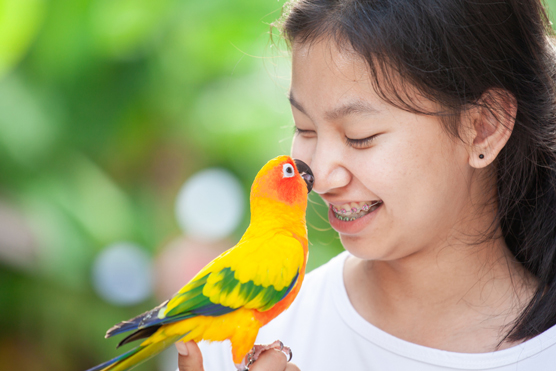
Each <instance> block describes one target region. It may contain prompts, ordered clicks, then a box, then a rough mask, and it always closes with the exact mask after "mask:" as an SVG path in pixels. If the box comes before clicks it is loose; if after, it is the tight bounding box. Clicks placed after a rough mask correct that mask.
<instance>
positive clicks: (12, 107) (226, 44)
mask: <svg viewBox="0 0 556 371" xmlns="http://www.w3.org/2000/svg"><path fill="white" fill-rule="evenodd" d="M282 5H283V1H282V0H281V1H275V0H268V1H264V0H233V1H230V0H210V1H191V0H118V1H115V0H50V1H45V0H0V159H1V160H0V312H1V313H2V316H1V318H0V329H2V330H1V331H0V368H2V369H4V368H6V369H12V370H31V369H32V370H39V371H40V370H54V369H55V370H61V371H64V370H80V369H86V368H88V367H91V366H93V365H94V364H96V363H100V362H102V361H105V360H107V359H109V358H111V357H114V356H116V355H117V354H120V353H121V352H122V351H121V350H116V349H115V348H114V346H115V344H116V343H117V342H118V339H109V340H105V339H104V338H103V334H104V332H105V331H106V330H107V329H108V328H109V327H111V326H112V325H113V324H115V323H117V322H119V321H121V320H124V319H128V318H131V317H133V316H135V315H137V314H138V313H140V312H143V311H145V310H147V309H150V308H151V307H152V306H154V305H156V304H158V303H157V300H155V299H152V300H150V301H149V302H146V303H142V304H140V305H136V306H133V307H125V308H122V307H115V306H112V305H110V304H107V303H105V302H104V301H103V300H102V299H101V298H99V297H98V296H97V294H96V293H95V292H94V291H93V289H92V284H91V266H92V262H93V260H94V259H95V257H96V256H97V254H98V252H99V251H101V250H102V249H103V248H104V247H105V246H107V245H108V244H110V243H112V242H114V241H119V240H128V241H133V242H135V243H137V244H139V245H141V246H143V247H144V248H145V249H146V250H148V252H149V253H150V254H151V255H153V256H157V254H158V253H159V251H160V249H161V246H163V245H164V244H165V243H167V242H168V240H169V239H172V238H175V237H176V236H179V235H180V234H181V233H182V232H181V231H180V230H179V228H178V226H177V223H176V219H175V216H174V208H175V200H176V196H177V192H178V190H179V188H180V187H181V185H182V184H183V183H184V181H185V180H186V179H187V178H188V177H189V176H190V175H192V174H193V173H195V172H196V171H198V170H200V169H203V168H205V167H209V166H220V167H224V168H227V169H229V170H230V171H232V172H233V173H235V174H236V175H237V176H238V177H239V178H240V180H241V182H242V184H243V185H244V187H245V193H246V194H247V193H248V192H249V187H250V185H251V182H252V180H253V178H254V176H255V174H256V172H257V171H258V170H259V168H260V167H261V166H262V165H263V164H264V163H265V162H266V161H267V160H268V159H270V158H272V157H275V156H277V155H279V154H285V153H288V152H289V148H290V143H291V142H290V141H291V137H292V133H293V130H292V128H293V125H292V119H291V114H290V109H289V103H288V101H287V99H286V98H285V93H286V92H287V89H288V84H289V82H288V78H284V76H289V61H288V57H287V53H285V52H284V51H282V52H280V51H278V50H277V49H276V47H275V46H274V45H272V44H271V43H270V41H269V35H268V32H269V23H270V22H272V21H274V20H275V19H277V18H278V17H279V15H280V11H281V7H282ZM314 199H316V198H314ZM247 209H248V208H247ZM315 210H318V212H316V211H315ZM322 218H326V209H325V208H322V207H320V208H319V207H316V206H314V205H310V206H309V225H310V226H315V227H316V228H318V229H322V228H324V229H326V230H325V231H324V232H323V231H318V230H317V229H314V228H313V227H310V239H311V243H312V245H311V246H310V251H311V257H310V262H309V267H310V268H315V267H317V266H318V265H320V264H322V263H323V262H325V261H326V260H328V259H329V258H330V257H331V256H333V255H334V254H336V253H337V252H339V251H340V250H341V247H340V244H339V241H338V239H337V238H336V237H335V236H336V235H335V233H333V231H332V230H331V229H330V227H329V226H327V223H326V222H323V221H322V220H321V219H322ZM247 222H248V215H246V216H245V218H244V221H243V222H242V224H241V226H240V228H238V230H237V231H236V234H235V236H234V238H236V239H237V238H238V237H239V236H240V235H241V233H242V232H243V230H244V228H245V227H246V225H247ZM6 231H9V232H10V233H5V232H6ZM330 241H332V242H330ZM156 368H157V362H156V361H150V362H148V363H146V364H145V365H142V366H140V367H138V370H154V369H156Z"/></svg>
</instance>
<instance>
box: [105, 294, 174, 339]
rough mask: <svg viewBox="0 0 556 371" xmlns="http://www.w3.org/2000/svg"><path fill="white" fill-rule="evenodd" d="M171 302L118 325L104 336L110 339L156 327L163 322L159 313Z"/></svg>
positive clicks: (166, 302)
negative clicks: (129, 332)
mask: <svg viewBox="0 0 556 371" xmlns="http://www.w3.org/2000/svg"><path fill="white" fill-rule="evenodd" d="M168 302H169V300H166V301H165V302H164V303H162V304H160V305H159V306H157V307H156V308H153V309H151V310H148V311H146V312H145V313H142V314H140V315H138V316H137V317H134V318H132V319H130V320H129V321H123V322H120V323H118V324H117V325H115V326H112V327H111V328H110V329H109V330H108V331H107V332H106V335H105V336H104V337H105V338H109V337H111V336H114V335H118V334H121V333H123V332H128V331H132V330H137V329H140V328H145V327H149V326H151V325H155V324H158V323H160V322H161V321H160V320H159V319H158V312H159V311H160V309H162V308H163V307H164V306H165V305H166V304H168Z"/></svg>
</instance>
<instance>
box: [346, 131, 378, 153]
mask: <svg viewBox="0 0 556 371" xmlns="http://www.w3.org/2000/svg"><path fill="white" fill-rule="evenodd" d="M377 135H378V134H375V135H371V136H370V137H367V138H363V139H351V138H348V137H346V144H347V145H348V146H350V147H353V148H359V149H362V148H367V147H368V146H369V145H370V144H371V142H372V141H373V140H374V139H375V138H376V136H377Z"/></svg>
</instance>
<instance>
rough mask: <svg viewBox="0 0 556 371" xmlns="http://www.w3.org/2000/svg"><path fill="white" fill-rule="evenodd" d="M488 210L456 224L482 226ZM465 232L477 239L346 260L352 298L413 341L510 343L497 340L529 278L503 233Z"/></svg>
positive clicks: (520, 304) (483, 346)
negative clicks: (400, 254)
mask: <svg viewBox="0 0 556 371" xmlns="http://www.w3.org/2000/svg"><path fill="white" fill-rule="evenodd" d="M486 214H488V215H485V214H483V216H482V217H480V218H475V219H473V224H474V225H472V226H470V225H466V226H462V225H460V226H458V228H454V230H461V231H470V230H475V231H481V229H479V226H480V225H483V226H484V225H489V221H492V219H491V218H493V217H494V215H493V214H491V213H486ZM475 215H477V214H475ZM498 232H499V231H498ZM497 235H498V236H499V235H500V233H497ZM479 236H481V234H479ZM470 238H472V239H474V240H473V241H474V242H476V240H477V239H478V237H477V236H469V235H467V236H464V234H457V235H453V236H450V237H448V238H446V239H443V240H442V243H438V244H437V245H436V246H428V247H427V248H423V249H420V250H419V252H418V253H415V254H412V255H409V256H406V257H404V258H401V259H396V260H389V261H366V260H360V259H357V258H354V257H353V258H350V259H348V261H347V262H346V267H345V268H346V269H345V270H344V280H345V282H346V288H347V290H348V295H349V298H350V300H351V302H352V304H353V305H354V307H355V309H356V310H357V311H358V312H359V313H360V314H361V315H362V316H363V317H364V318H365V319H367V320H368V321H369V322H371V323H372V324H374V325H375V326H377V327H379V328H381V329H383V330H384V331H386V332H388V333H390V334H392V335H394V336H397V337H399V338H402V339H404V340H407V341H410V342H413V343H416V344H420V345H424V346H429V347H432V348H437V349H443V350H449V351H456V352H465V353H480V352H487V351H494V350H496V349H501V348H504V347H508V346H511V344H502V345H501V346H500V342H501V340H503V338H504V337H505V335H506V333H507V331H509V330H510V328H511V325H512V324H513V322H514V320H515V319H516V318H517V317H518V315H519V314H520V312H521V310H523V308H525V306H526V304H527V303H528V301H529V299H530V298H531V296H532V293H533V291H534V286H535V282H534V279H533V278H532V277H531V275H530V274H528V273H527V272H526V271H525V269H524V268H523V267H522V266H521V264H519V263H518V262H517V261H515V259H514V257H513V256H512V254H511V252H510V251H509V250H508V248H507V247H506V245H505V243H504V239H503V238H501V237H495V238H493V239H489V240H487V241H483V242H482V243H470Z"/></svg>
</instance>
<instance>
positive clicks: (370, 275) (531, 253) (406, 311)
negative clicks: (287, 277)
mask: <svg viewBox="0 0 556 371" xmlns="http://www.w3.org/2000/svg"><path fill="white" fill-rule="evenodd" d="M281 27H282V31H283V35H284V36H285V38H286V40H287V41H288V42H289V45H290V47H291V50H292V83H291V92H290V102H291V106H292V111H293V116H294V120H295V126H296V135H295V138H294V142H293V148H292V156H293V157H294V158H298V159H301V160H303V161H304V162H306V163H307V164H309V166H310V167H311V169H312V171H313V173H314V175H315V179H316V182H315V185H314V188H313V190H314V191H315V192H317V193H319V194H320V196H321V197H322V198H323V200H324V201H325V202H326V203H327V205H329V212H328V217H329V220H330V224H331V226H332V227H333V228H334V229H335V230H337V231H338V232H339V234H340V238H341V241H342V244H343V245H344V247H345V248H346V250H347V252H345V253H343V254H341V255H339V256H338V257H336V258H334V259H333V260H331V261H330V262H329V263H328V264H326V265H324V266H322V267H321V268H319V269H317V270H315V271H314V272H312V273H311V274H310V275H308V277H307V278H306V281H305V283H304V285H303V288H302V290H301V292H300V294H299V297H298V298H297V300H296V301H295V302H294V303H293V305H292V307H291V308H290V309H289V310H288V311H287V312H285V313H284V314H282V315H281V316H280V317H279V318H277V319H276V320H275V321H274V322H272V323H271V324H269V325H268V326H267V327H265V328H263V329H262V330H261V332H260V335H259V338H258V340H259V342H261V343H270V342H272V341H273V340H275V339H280V340H282V341H283V342H284V343H285V344H287V345H288V346H290V347H291V349H292V350H293V353H294V359H293V362H295V364H296V365H294V364H292V363H288V364H286V360H285V357H284V356H282V355H281V353H279V352H275V351H268V352H265V353H263V355H262V356H261V358H260V359H259V361H257V362H255V364H254V365H253V366H252V367H251V370H252V371H278V370H279V371H282V370H298V369H300V370H303V371H311V370H319V371H324V370H338V369H341V370H381V371H383V370H427V371H428V370H445V369H449V370H479V369H481V370H484V369H488V370H496V371H502V370H504V371H505V370H516V369H519V370H546V369H552V368H554V367H556V366H554V362H555V361H554V360H555V359H556V327H555V326H554V325H555V324H556V282H555V281H554V278H555V275H556V152H555V150H556V148H555V145H556V118H555V113H556V110H555V88H556V85H555V78H556V77H555V76H556V69H555V66H556V62H555V60H556V59H555V55H554V54H555V53H554V50H553V47H552V44H551V39H550V36H549V35H551V31H550V28H549V21H548V19H547V16H546V13H545V11H544V9H543V7H542V4H541V2H540V0H497V1H492V0H473V1H471V0H450V1H442V0H299V1H295V2H293V3H291V4H290V5H289V6H288V11H287V12H286V15H285V18H284V19H283V22H282V23H281ZM179 349H180V352H181V353H182V354H184V353H187V354H188V355H187V356H184V355H182V356H180V370H195V371H200V370H202V364H201V354H200V353H199V350H198V348H197V347H196V346H195V344H192V343H188V344H186V345H183V346H180V348H179ZM203 356H204V360H205V370H207V371H212V370H226V369H228V368H230V365H231V364H232V362H231V358H230V352H229V349H227V347H226V345H224V346H222V345H220V344H213V345H210V346H205V347H204V349H203Z"/></svg>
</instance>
